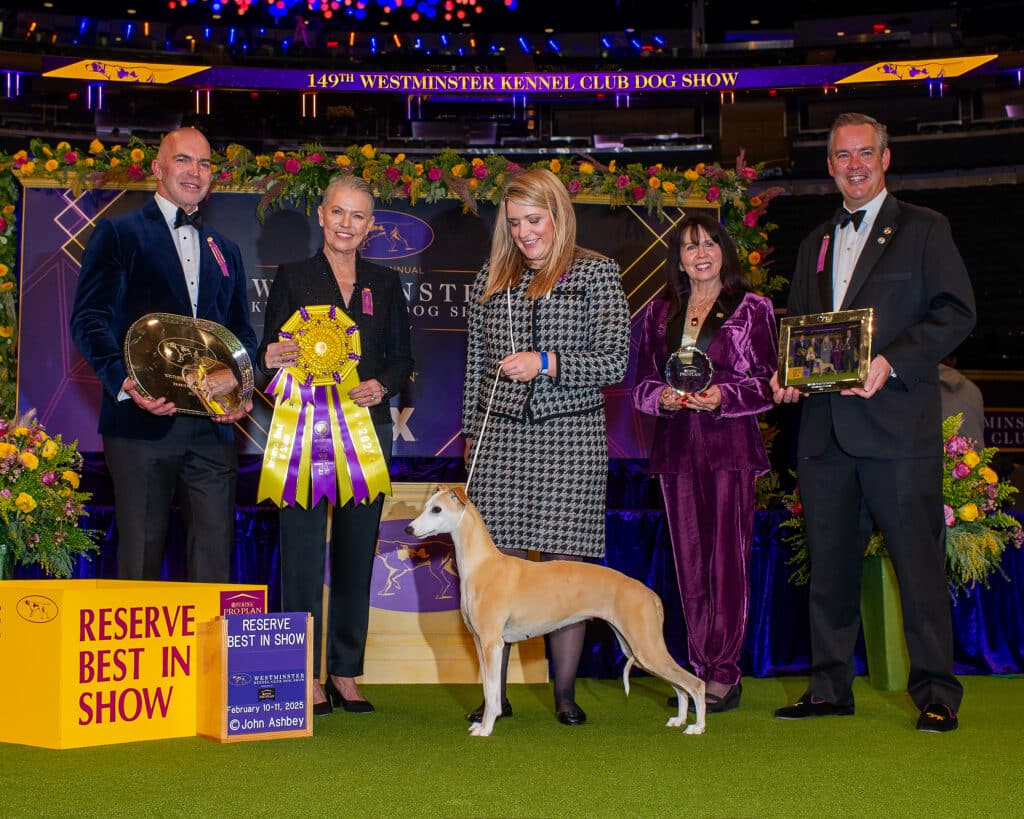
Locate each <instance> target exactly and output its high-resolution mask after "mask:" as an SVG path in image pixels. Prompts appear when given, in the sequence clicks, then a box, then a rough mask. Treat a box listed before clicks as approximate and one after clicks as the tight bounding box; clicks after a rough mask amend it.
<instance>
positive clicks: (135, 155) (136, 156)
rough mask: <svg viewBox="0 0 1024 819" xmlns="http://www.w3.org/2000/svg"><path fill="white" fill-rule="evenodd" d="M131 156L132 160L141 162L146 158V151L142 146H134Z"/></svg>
mask: <svg viewBox="0 0 1024 819" xmlns="http://www.w3.org/2000/svg"><path fill="white" fill-rule="evenodd" d="M131 158H132V162H141V161H142V160H143V159H145V158H146V152H145V151H143V150H142V149H141V148H132V152H131Z"/></svg>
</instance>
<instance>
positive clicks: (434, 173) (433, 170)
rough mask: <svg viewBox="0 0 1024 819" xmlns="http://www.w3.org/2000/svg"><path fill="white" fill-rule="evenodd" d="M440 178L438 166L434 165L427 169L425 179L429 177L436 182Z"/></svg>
mask: <svg viewBox="0 0 1024 819" xmlns="http://www.w3.org/2000/svg"><path fill="white" fill-rule="evenodd" d="M440 178H441V169H440V168H437V167H434V168H431V169H430V170H429V171H427V179H429V180H430V181H431V182H436V181H437V180H438V179H440Z"/></svg>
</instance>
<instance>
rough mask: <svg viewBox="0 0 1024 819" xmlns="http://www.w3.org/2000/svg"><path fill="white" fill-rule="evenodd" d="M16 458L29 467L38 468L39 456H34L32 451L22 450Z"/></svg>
mask: <svg viewBox="0 0 1024 819" xmlns="http://www.w3.org/2000/svg"><path fill="white" fill-rule="evenodd" d="M18 459H19V460H20V461H21V462H22V463H23V464H25V466H27V467H28V468H29V469H38V468H39V458H37V457H36V454H35V453H34V452H22V453H21V455H20V456H18Z"/></svg>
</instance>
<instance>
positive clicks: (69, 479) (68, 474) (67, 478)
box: [60, 469, 79, 489]
mask: <svg viewBox="0 0 1024 819" xmlns="http://www.w3.org/2000/svg"><path fill="white" fill-rule="evenodd" d="M60 476H61V478H63V480H64V482H65V483H69V484H71V488H72V489H78V483H79V478H78V473H77V472H72V471H71V470H70V469H65V470H64V471H63V472H61V473H60Z"/></svg>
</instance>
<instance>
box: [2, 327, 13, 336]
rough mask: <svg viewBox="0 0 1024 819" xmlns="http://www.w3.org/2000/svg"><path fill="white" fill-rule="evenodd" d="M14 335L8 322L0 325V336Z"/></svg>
mask: <svg viewBox="0 0 1024 819" xmlns="http://www.w3.org/2000/svg"><path fill="white" fill-rule="evenodd" d="M13 335H14V328H13V327H11V325H10V324H4V325H2V326H0V338H10V337H11V336H13Z"/></svg>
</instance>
